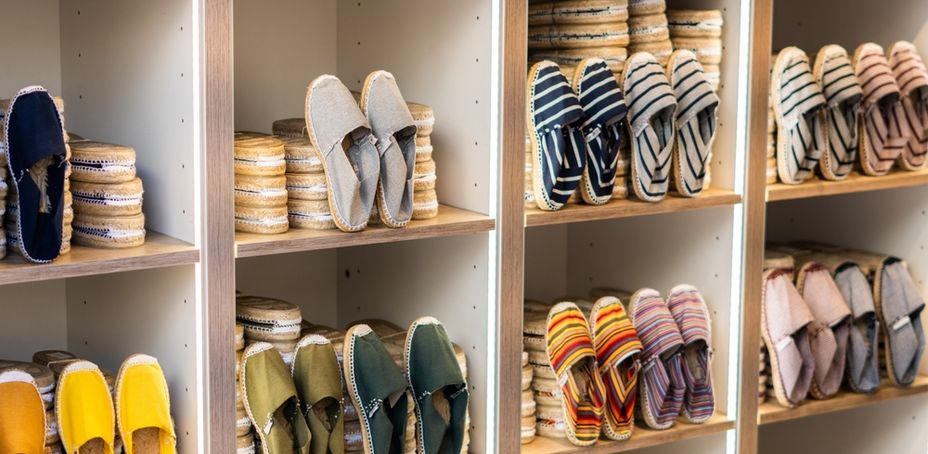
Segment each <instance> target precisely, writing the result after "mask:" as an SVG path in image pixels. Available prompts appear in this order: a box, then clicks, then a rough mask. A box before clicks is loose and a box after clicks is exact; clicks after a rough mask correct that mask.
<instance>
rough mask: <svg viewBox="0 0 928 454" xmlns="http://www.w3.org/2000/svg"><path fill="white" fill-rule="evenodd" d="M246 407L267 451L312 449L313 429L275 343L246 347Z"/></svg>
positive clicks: (273, 453)
mask: <svg viewBox="0 0 928 454" xmlns="http://www.w3.org/2000/svg"><path fill="white" fill-rule="evenodd" d="M239 382H241V383H242V387H243V393H242V400H243V401H244V402H245V411H246V412H248V418H249V419H250V420H251V423H252V424H253V425H254V426H255V433H257V435H258V438H259V439H260V440H261V452H262V453H264V454H283V453H288V454H289V453H299V454H308V453H309V443H310V432H309V427H307V426H306V420H305V419H304V418H303V415H302V414H301V413H300V406H299V399H298V398H297V395H296V387H295V386H294V385H293V380H292V379H291V378H290V370H289V369H288V368H287V365H286V364H284V360H283V359H282V358H281V357H280V353H278V352H277V350H275V349H274V347H273V346H271V344H268V343H266V342H256V343H254V344H251V345H249V346H248V347H246V348H245V354H244V357H243V358H242V367H241V371H239Z"/></svg>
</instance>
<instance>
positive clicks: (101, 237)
mask: <svg viewBox="0 0 928 454" xmlns="http://www.w3.org/2000/svg"><path fill="white" fill-rule="evenodd" d="M72 228H73V229H74V232H73V237H72V238H73V240H74V242H75V243H77V244H80V245H82V246H89V247H95V248H104V249H123V248H131V247H136V246H141V245H142V244H144V243H145V215H144V214H141V213H139V214H135V215H131V216H109V215H103V216H94V215H88V214H80V215H75V216H74V222H73V224H72Z"/></svg>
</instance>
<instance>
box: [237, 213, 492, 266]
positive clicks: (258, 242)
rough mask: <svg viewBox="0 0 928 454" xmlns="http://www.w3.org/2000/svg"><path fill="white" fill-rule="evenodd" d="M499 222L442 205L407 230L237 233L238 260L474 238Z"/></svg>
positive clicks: (298, 230)
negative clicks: (424, 240) (433, 239)
mask: <svg viewBox="0 0 928 454" xmlns="http://www.w3.org/2000/svg"><path fill="white" fill-rule="evenodd" d="M495 225H496V223H495V221H494V220H493V219H492V218H490V217H488V216H486V215H483V214H480V213H475V212H473V211H467V210H462V209H459V208H454V207H450V206H445V205H441V207H439V209H438V216H437V217H435V218H432V219H428V220H424V221H411V222H410V223H409V225H408V226H406V228H403V229H391V228H387V227H383V226H370V227H368V228H367V229H365V230H363V231H361V232H357V233H345V232H342V231H339V230H312V229H290V230H289V231H287V232H286V233H282V234H279V235H258V234H253V233H236V234H235V249H236V257H258V256H263V255H273V254H286V253H290V252H304V251H316V250H320V249H335V248H341V247H350V246H363V245H368V244H380V243H392V242H396V241H409V240H420V239H424V238H438V237H445V236H457V235H470V234H473V233H481V232H489V231H491V230H493V228H494V227H495Z"/></svg>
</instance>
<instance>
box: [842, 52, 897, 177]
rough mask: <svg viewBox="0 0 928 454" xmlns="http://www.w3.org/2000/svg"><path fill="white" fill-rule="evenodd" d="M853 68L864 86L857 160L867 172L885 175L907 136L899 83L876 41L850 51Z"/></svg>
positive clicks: (868, 173)
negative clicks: (852, 53) (858, 158)
mask: <svg viewBox="0 0 928 454" xmlns="http://www.w3.org/2000/svg"><path fill="white" fill-rule="evenodd" d="M852 64H853V65H854V72H855V73H856V74H857V79H858V80H859V81H860V86H861V87H862V88H863V90H864V100H863V103H862V107H861V110H862V114H861V125H860V164H861V168H862V169H863V171H864V173H866V174H867V175H885V174H887V173H889V171H890V169H892V168H893V163H895V162H896V160H897V159H899V157H900V156H901V155H902V152H903V150H905V146H906V143H907V142H908V140H909V133H908V123H907V122H906V121H905V120H904V117H905V113H903V109H902V102H901V100H900V95H901V94H900V92H899V86H898V85H896V78H895V76H893V70H892V68H890V66H889V62H888V61H887V60H886V56H885V55H884V54H883V48H882V47H880V46H879V45H878V44H874V43H866V44H861V45H860V46H859V47H858V48H857V50H856V51H855V52H854V60H853V63H852Z"/></svg>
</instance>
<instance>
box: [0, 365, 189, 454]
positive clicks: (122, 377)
mask: <svg viewBox="0 0 928 454" xmlns="http://www.w3.org/2000/svg"><path fill="white" fill-rule="evenodd" d="M42 396H43V395H42V394H40V389H39V387H38V384H37V382H36V380H35V378H34V377H33V375H31V374H30V373H29V371H28V370H26V369H11V370H5V371H4V372H2V373H0V452H9V453H23V454H42V453H46V452H49V451H48V448H47V447H46V445H47V443H46V441H47V440H48V433H47V430H48V428H49V427H57V435H58V438H59V439H60V443H61V445H62V447H63V448H64V452H68V453H73V452H82V453H87V452H91V453H100V454H112V453H113V452H114V450H115V449H116V448H117V446H118V444H117V443H116V439H117V438H116V430H115V429H116V428H118V430H119V437H120V438H121V439H122V440H123V446H124V449H125V452H126V453H127V454H173V453H175V452H176V448H175V443H176V437H175V435H174V424H173V422H172V420H171V413H170V400H169V397H168V388H167V383H166V381H165V379H164V373H163V372H162V370H161V367H160V365H159V364H158V361H157V360H156V359H155V358H152V357H150V356H147V355H142V354H136V355H132V356H130V357H129V358H128V359H126V361H125V362H124V363H123V364H122V366H121V367H120V369H119V375H118V376H117V378H116V384H115V389H114V390H112V391H111V390H110V387H109V385H108V383H107V381H106V379H105V378H104V376H103V373H102V372H101V371H100V369H99V368H98V367H97V366H96V365H95V364H93V363H91V362H89V361H85V360H77V359H73V358H72V359H70V360H68V362H67V364H66V365H64V366H63V369H62V370H61V372H60V374H59V376H58V384H57V387H56V390H55V397H54V419H55V420H54V421H47V420H46V418H47V415H46V406H47V405H46V404H45V403H43V397H42ZM114 405H115V408H114ZM120 451H121V450H120ZM53 452H54V449H53Z"/></svg>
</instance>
